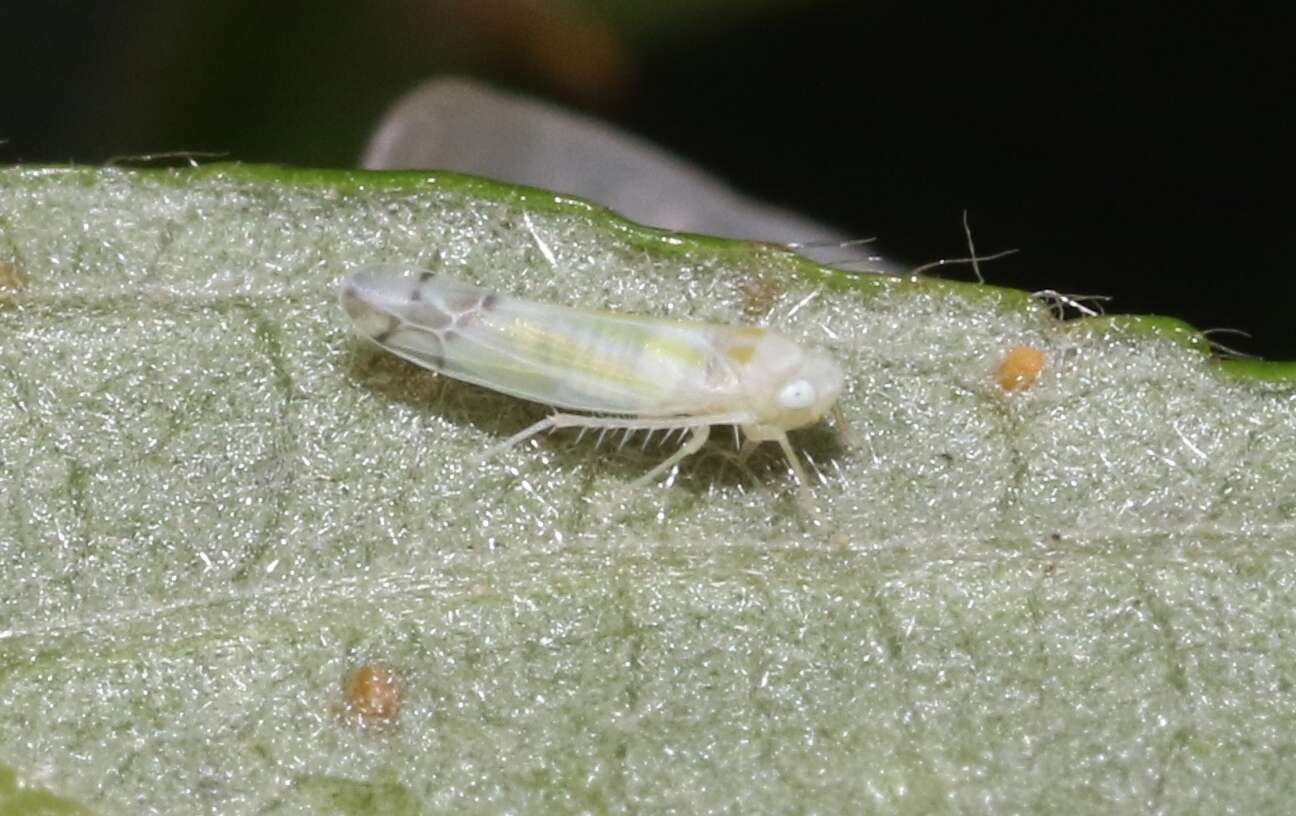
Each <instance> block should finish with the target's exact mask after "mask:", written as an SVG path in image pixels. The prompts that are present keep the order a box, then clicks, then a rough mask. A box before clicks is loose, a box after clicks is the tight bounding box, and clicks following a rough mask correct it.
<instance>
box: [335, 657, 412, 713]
mask: <svg viewBox="0 0 1296 816" xmlns="http://www.w3.org/2000/svg"><path fill="white" fill-rule="evenodd" d="M342 698H343V701H344V702H345V704H346V711H347V713H349V714H354V715H356V716H358V717H360V718H361V719H365V720H390V719H393V718H394V717H395V716H396V713H397V712H398V711H399V710H400V678H399V677H397V676H396V673H395V672H393V671H391V670H390V669H387V668H384V667H383V666H380V665H377V664H375V663H366V664H365V665H363V666H360V667H359V668H356V669H354V670H352V671H350V672H348V673H347V675H346V677H344V678H343V679H342Z"/></svg>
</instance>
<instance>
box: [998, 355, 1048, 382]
mask: <svg viewBox="0 0 1296 816" xmlns="http://www.w3.org/2000/svg"><path fill="white" fill-rule="evenodd" d="M1043 370H1044V352H1042V351H1040V350H1039V349H1037V348H1035V347H1034V346H1013V347H1012V348H1010V349H1008V352H1007V353H1006V354H1004V356H1003V358H1002V359H1001V360H1000V361H999V367H998V368H997V369H995V379H996V380H997V381H998V382H999V387H1000V388H1002V389H1003V390H1005V391H1025V390H1026V389H1027V388H1030V387H1031V386H1032V385H1034V384H1035V380H1036V378H1038V377H1039V375H1040V372H1041V371H1043Z"/></svg>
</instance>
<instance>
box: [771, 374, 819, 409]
mask: <svg viewBox="0 0 1296 816" xmlns="http://www.w3.org/2000/svg"><path fill="white" fill-rule="evenodd" d="M814 401H815V390H814V386H813V385H811V384H810V383H808V382H806V381H805V380H793V381H792V382H790V383H788V384H787V385H785V386H783V388H782V389H781V390H780V391H779V392H778V402H779V405H781V406H783V407H784V408H790V409H797V408H809V407H810V406H811V405H814Z"/></svg>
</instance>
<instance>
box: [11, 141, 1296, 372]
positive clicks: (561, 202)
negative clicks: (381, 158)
mask: <svg viewBox="0 0 1296 816" xmlns="http://www.w3.org/2000/svg"><path fill="white" fill-rule="evenodd" d="M9 170H10V171H13V170H17V172H18V173H19V174H21V175H46V174H51V175H52V174H59V175H73V176H76V177H77V178H78V179H79V180H80V181H81V182H82V183H84V184H85V185H87V186H89V185H92V184H94V183H95V182H96V181H98V180H99V179H100V178H101V177H103V175H105V174H113V173H121V174H129V175H135V176H143V177H146V178H149V179H151V180H154V181H163V182H171V183H173V184H175V185H177V186H183V185H184V184H185V183H187V182H188V181H189V180H190V179H208V178H219V179H227V180H231V181H244V182H256V183H262V184H264V183H272V184H285V185H296V186H313V187H327V188H331V189H333V190H335V191H337V192H340V193H364V192H399V191H402V190H426V189H443V190H454V191H456V192H460V193H463V194H466V195H469V196H473V197H479V198H483V199H487V200H493V201H499V202H504V203H510V204H518V205H522V206H524V207H526V208H527V209H531V210H535V211H540V212H551V213H561V214H572V215H582V216H585V217H588V218H591V219H594V220H598V221H601V222H602V223H603V225H604V226H606V227H609V228H611V229H612V230H615V231H616V232H618V233H620V234H621V235H622V236H623V237H626V238H628V239H629V240H631V241H632V242H633V243H636V244H639V245H643V246H650V247H651V248H652V249H653V250H655V251H656V252H666V253H672V252H676V253H683V252H688V251H692V250H696V249H706V250H709V251H711V252H720V253H724V254H731V253H732V254H738V255H749V254H750V253H751V252H752V251H753V249H755V250H756V251H757V252H762V253H772V254H777V255H780V256H783V257H782V258H781V260H783V261H785V262H787V263H788V266H789V268H790V269H791V270H792V271H793V272H794V274H798V275H801V276H803V277H807V278H812V279H814V280H815V281H816V282H818V283H820V284H821V285H824V286H826V287H828V288H829V289H844V288H849V289H854V290H856V291H868V290H872V291H875V292H880V291H882V290H883V289H886V288H890V287H918V288H935V289H939V290H944V291H949V292H952V293H955V294H958V295H961V296H963V297H973V298H989V299H992V300H994V301H996V303H997V305H998V306H1000V307H1001V308H1002V307H1007V308H1018V309H1030V308H1032V307H1033V306H1036V305H1037V302H1035V301H1034V300H1033V299H1032V297H1031V294H1030V293H1029V292H1025V291H1023V290H1020V289H1014V288H1011V287H1006V286H996V285H994V284H986V283H973V282H971V281H958V280H949V279H946V278H931V277H919V276H906V277H891V276H886V275H873V274H867V273H859V274H842V273H840V272H835V271H833V270H830V269H827V268H825V267H823V266H820V265H818V264H816V263H815V262H814V261H811V260H809V259H807V258H804V257H802V256H800V255H797V254H796V253H794V252H792V251H791V250H789V249H788V248H787V247H784V246H782V245H779V244H768V243H761V242H757V241H749V240H743V239H735V238H719V237H716V236H712V235H702V234H699V233H691V232H675V231H671V230H665V229H661V228H658V227H650V226H646V225H643V224H638V223H636V222H634V221H630V220H628V219H626V218H624V217H622V216H621V215H618V214H617V213H615V212H613V211H612V210H609V209H607V208H606V207H603V206H602V205H600V204H597V203H595V202H593V201H590V200H588V199H584V198H581V197H579V196H573V195H568V194H565V193H555V192H553V191H550V190H544V189H541V188H538V187H528V186H525V185H515V184H508V183H505V182H501V181H495V180H493V179H489V178H484V177H482V176H472V175H468V174H465V173H456V172H451V171H441V170H352V169H339V168H308V167H295V166H292V165H284V164H245V163H241V162H216V163H213V164H206V165H200V166H197V167H187V168H130V167H118V166H107V167H95V166H90V165H17V166H15V167H12V168H10V169H9ZM1066 326H1067V328H1068V329H1069V330H1073V331H1084V332H1095V333H1105V334H1112V335H1115V336H1128V337H1139V336H1143V337H1146V336H1149V335H1156V336H1160V337H1163V338H1167V339H1170V340H1171V341H1173V342H1175V343H1178V344H1179V345H1181V346H1183V347H1184V348H1189V349H1193V350H1195V351H1200V352H1201V353H1202V354H1205V355H1210V353H1211V343H1210V340H1209V339H1208V338H1207V337H1206V336H1205V335H1204V334H1203V333H1202V332H1201V331H1200V330H1199V329H1197V328H1196V327H1194V326H1192V325H1190V324H1188V323H1187V322H1185V321H1183V320H1180V319H1179V318H1175V317H1169V316H1165V315H1129V314H1116V315H1099V316H1095V317H1078V318H1075V319H1072V320H1068V321H1067V323H1066ZM1212 362H1213V364H1214V366H1215V367H1216V368H1217V370H1218V371H1219V372H1220V373H1221V374H1224V375H1227V376H1229V377H1231V378H1235V379H1240V380H1254V381H1260V382H1270V383H1283V384H1286V383H1290V382H1292V381H1296V361H1271V360H1261V359H1254V358H1214V359H1213V361H1212Z"/></svg>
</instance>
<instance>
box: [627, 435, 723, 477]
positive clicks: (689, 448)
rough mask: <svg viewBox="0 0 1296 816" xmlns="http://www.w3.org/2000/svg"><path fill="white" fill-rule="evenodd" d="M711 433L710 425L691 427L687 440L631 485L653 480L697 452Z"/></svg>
mask: <svg viewBox="0 0 1296 816" xmlns="http://www.w3.org/2000/svg"><path fill="white" fill-rule="evenodd" d="M710 435H711V426H710V425H700V426H698V427H696V428H694V429H693V433H692V435H690V436H689V438H688V441H687V442H685V443H684V444H683V445H680V446H679V449H678V450H676V451H675V452H674V453H672V454H671V455H670V456H669V457H668V458H667V459H666V461H664V462H661V463H660V464H658V465H657V466H656V467H654V468H653V469H652V470H650V471H648V472H647V473H645V474H644V475H642V476H640V477H639V478H638V479H635V480H634V481H633V482H631V483H630V486H631V487H643V486H644V485H649V484H652V483H653V482H655V481H656V480H657V479H658V478H659V477H660V476H661V475H662V474H663V473H666V472H667V471H669V470H670V469H671V468H673V467H675V466H676V465H678V464H679V463H680V462H682V461H684V460H685V459H687V458H688V457H690V456H692V455H693V454H695V453H697V452H698V451H699V450H701V449H702V446H703V445H705V444H706V441H707V437H708V436H710Z"/></svg>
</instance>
